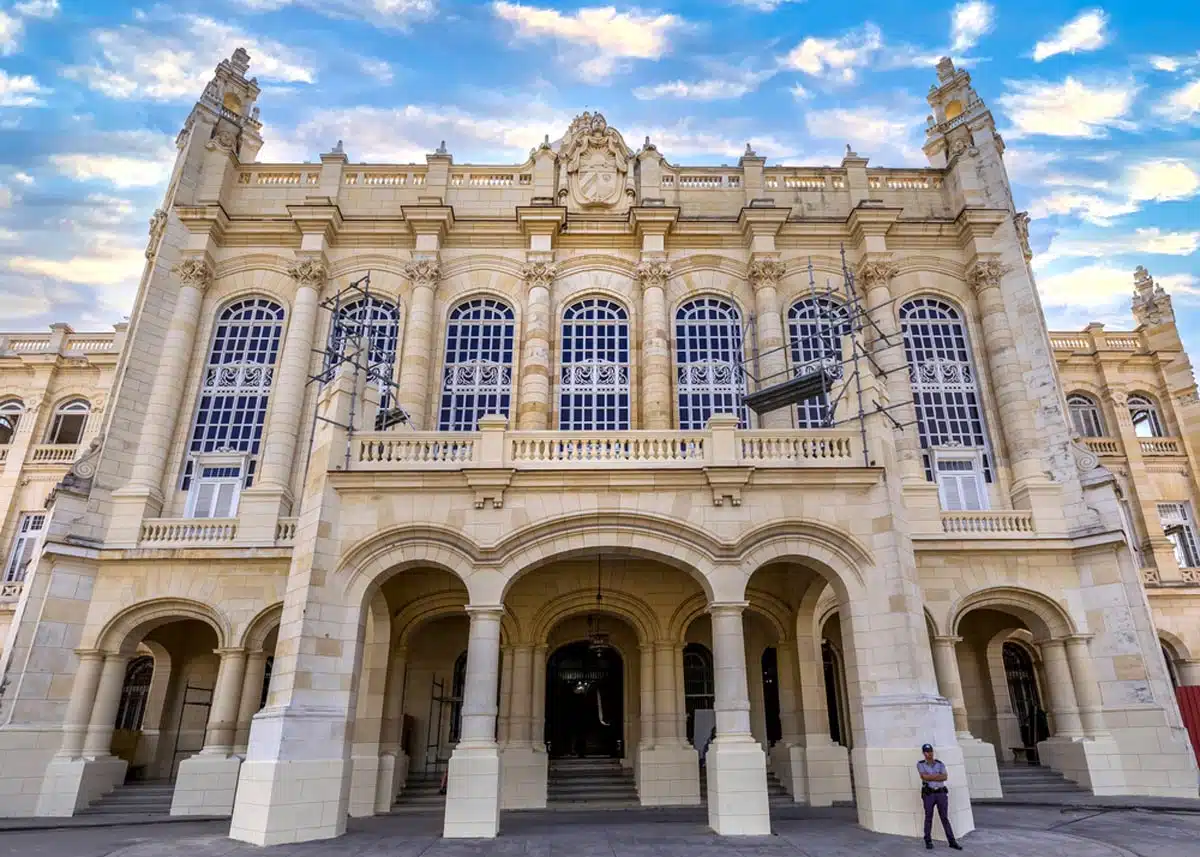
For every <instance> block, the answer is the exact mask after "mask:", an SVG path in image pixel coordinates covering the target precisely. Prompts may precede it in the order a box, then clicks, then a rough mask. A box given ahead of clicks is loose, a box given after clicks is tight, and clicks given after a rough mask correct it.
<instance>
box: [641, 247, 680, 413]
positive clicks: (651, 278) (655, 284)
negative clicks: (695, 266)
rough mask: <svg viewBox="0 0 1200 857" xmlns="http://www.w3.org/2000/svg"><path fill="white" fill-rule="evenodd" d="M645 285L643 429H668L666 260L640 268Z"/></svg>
mask: <svg viewBox="0 0 1200 857" xmlns="http://www.w3.org/2000/svg"><path fill="white" fill-rule="evenodd" d="M637 278H638V281H639V282H640V283H641V284H642V391H641V398H642V428H644V429H655V430H660V431H661V430H666V429H670V428H671V427H672V426H673V425H674V422H675V421H674V418H673V415H674V412H675V409H674V408H673V407H672V406H671V405H672V399H671V346H670V334H669V325H670V319H668V318H667V297H666V286H667V281H668V280H670V279H671V266H670V264H669V263H668V262H667V260H666V259H665V258H649V259H645V260H643V261H642V262H640V263H639V264H638V266H637Z"/></svg>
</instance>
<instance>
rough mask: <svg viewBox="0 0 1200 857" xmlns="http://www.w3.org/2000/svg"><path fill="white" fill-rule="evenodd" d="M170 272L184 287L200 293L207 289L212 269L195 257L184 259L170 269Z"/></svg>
mask: <svg viewBox="0 0 1200 857" xmlns="http://www.w3.org/2000/svg"><path fill="white" fill-rule="evenodd" d="M172 272H173V273H174V274H175V275H176V276H177V277H179V281H180V282H181V283H183V284H184V285H185V286H191V287H192V288H193V289H199V290H200V291H204V290H205V289H207V288H208V284H209V283H211V282H212V276H213V272H212V268H210V267H209V266H208V262H206V261H204V260H203V259H199V258H196V257H193V258H191V259H184V260H183V261H182V262H180V263H179V264H178V265H176V266H175V267H174V268H173V269H172Z"/></svg>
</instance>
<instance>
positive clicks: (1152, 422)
mask: <svg viewBox="0 0 1200 857" xmlns="http://www.w3.org/2000/svg"><path fill="white" fill-rule="evenodd" d="M1127 404H1128V406H1129V418H1130V419H1131V420H1133V433H1134V434H1135V435H1137V436H1138V437H1162V436H1163V434H1164V432H1163V427H1162V420H1160V419H1159V417H1158V407H1157V406H1156V405H1155V404H1154V400H1153V399H1151V398H1150V397H1149V396H1145V395H1142V394H1141V393H1135V394H1134V395H1132V396H1130V397H1129V399H1128V400H1127Z"/></svg>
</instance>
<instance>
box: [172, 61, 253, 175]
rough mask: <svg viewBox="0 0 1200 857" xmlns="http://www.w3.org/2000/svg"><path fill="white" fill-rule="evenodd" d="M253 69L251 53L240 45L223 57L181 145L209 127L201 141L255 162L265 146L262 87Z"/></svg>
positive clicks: (181, 136)
mask: <svg viewBox="0 0 1200 857" xmlns="http://www.w3.org/2000/svg"><path fill="white" fill-rule="evenodd" d="M249 70H250V54H249V53H247V52H246V49H245V48H237V49H235V50H234V52H233V54H232V55H230V57H229V59H226V60H221V62H220V63H218V65H217V67H216V69H215V70H214V71H213V77H212V80H210V81H209V82H208V85H207V86H205V87H204V91H203V92H202V93H201V94H200V99H199V101H197V102H196V106H195V107H193V108H192V112H191V113H190V114H189V115H188V118H187V121H186V122H185V123H184V126H183V130H182V131H180V132H179V137H178V138H177V139H176V143H177V144H178V145H180V146H182V145H183V144H184V142H186V140H187V139H188V137H189V136H190V135H191V134H192V133H200V129H201V128H205V129H207V132H206V133H207V136H206V138H205V139H203V140H202V142H203V143H204V144H205V145H215V146H219V147H221V148H223V149H227V150H229V151H232V152H233V153H235V154H236V155H237V156H238V159H239V160H241V161H243V162H244V161H253V160H254V159H255V157H257V156H258V152H259V150H260V149H261V148H262V145H263V140H262V136H261V132H262V123H261V122H260V121H259V120H258V107H257V106H256V105H255V103H254V102H255V101H256V100H257V99H258V96H259V93H260V92H261V90H260V89H259V88H258V81H257V80H256V79H255V78H253V77H251V78H247V77H246V73H247V72H248V71H249Z"/></svg>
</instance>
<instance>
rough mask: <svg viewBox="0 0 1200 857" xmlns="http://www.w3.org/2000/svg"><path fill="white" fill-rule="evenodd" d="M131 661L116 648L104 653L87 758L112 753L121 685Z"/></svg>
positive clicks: (88, 741) (85, 741) (87, 746)
mask: <svg viewBox="0 0 1200 857" xmlns="http://www.w3.org/2000/svg"><path fill="white" fill-rule="evenodd" d="M128 663H129V655H123V654H119V653H116V652H108V653H106V654H105V655H104V666H103V668H102V669H101V671H100V683H99V685H98V686H97V688H96V702H95V704H94V705H93V706H92V718H91V720H90V721H89V723H88V729H87V738H86V739H85V740H84V742H83V755H84V756H86V757H87V758H91V759H95V758H100V757H103V756H110V755H112V753H111V749H112V734H113V727H114V726H115V725H116V722H117V708H118V707H120V705H121V688H122V687H123V686H124V685H125V667H126V666H127V665H128Z"/></svg>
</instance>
